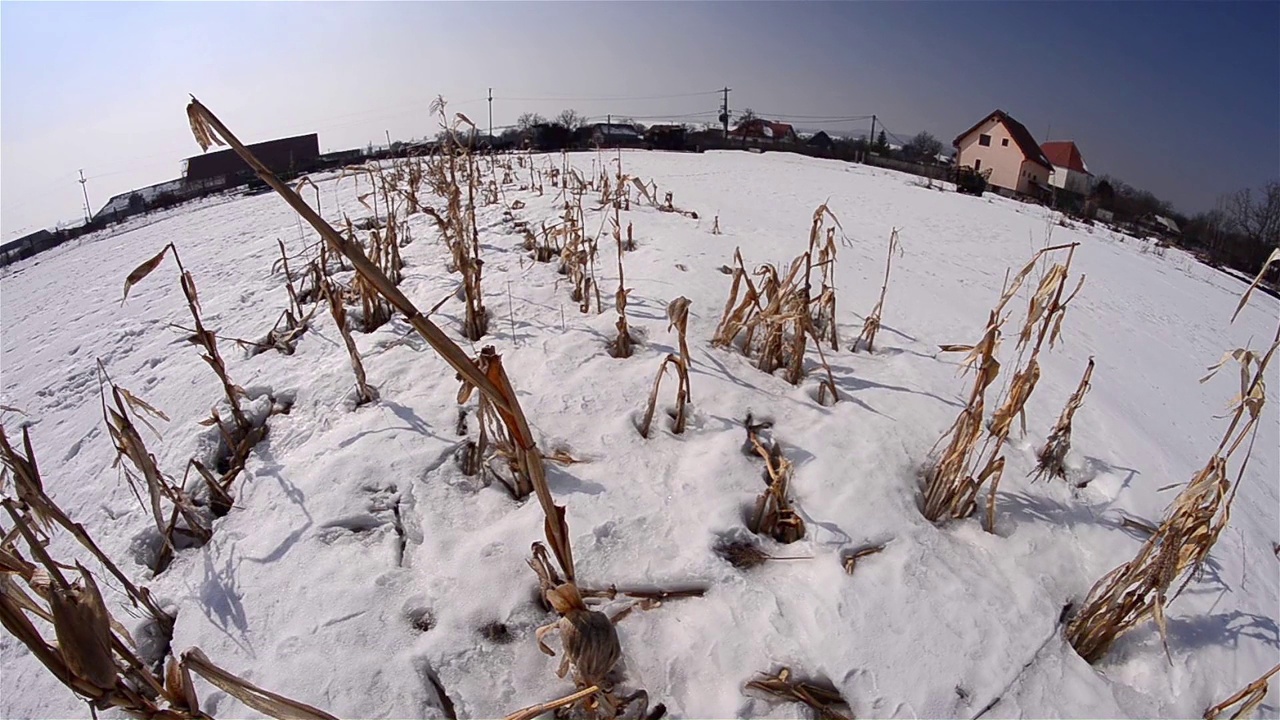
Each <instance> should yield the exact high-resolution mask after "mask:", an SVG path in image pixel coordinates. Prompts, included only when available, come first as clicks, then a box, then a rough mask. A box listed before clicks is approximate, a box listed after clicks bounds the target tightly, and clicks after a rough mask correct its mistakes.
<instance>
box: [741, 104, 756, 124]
mask: <svg viewBox="0 0 1280 720" xmlns="http://www.w3.org/2000/svg"><path fill="white" fill-rule="evenodd" d="M759 118H760V116H759V115H756V111H755V110H752V109H751V108H747V109H746V110H743V111H742V114H741V115H739V116H738V124H739V125H742V124H743V123H749V122H751V121H752V120H758V119H759Z"/></svg>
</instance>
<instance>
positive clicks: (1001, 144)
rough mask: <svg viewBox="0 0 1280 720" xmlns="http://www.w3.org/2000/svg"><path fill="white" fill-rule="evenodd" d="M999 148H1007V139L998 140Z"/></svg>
mask: <svg viewBox="0 0 1280 720" xmlns="http://www.w3.org/2000/svg"><path fill="white" fill-rule="evenodd" d="M1000 147H1009V138H1000Z"/></svg>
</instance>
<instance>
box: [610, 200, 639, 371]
mask: <svg viewBox="0 0 1280 720" xmlns="http://www.w3.org/2000/svg"><path fill="white" fill-rule="evenodd" d="M613 239H614V242H615V243H616V244H617V246H618V291H617V292H616V293H614V296H613V302H614V307H615V308H617V310H618V323H617V328H618V336H617V337H616V338H615V339H614V341H613V345H612V346H611V347H610V349H609V354H610V355H612V356H613V357H616V358H629V357H631V347H632V345H634V344H635V339H634V338H632V337H631V330H630V329H629V328H628V327H627V293H629V292H630V290H628V289H627V288H626V287H625V285H626V282H625V280H624V276H623V273H622V250H623V248H622V229H621V227H619V225H618V221H617V220H616V219H614V221H613Z"/></svg>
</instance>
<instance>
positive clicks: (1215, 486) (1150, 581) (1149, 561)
mask: <svg viewBox="0 0 1280 720" xmlns="http://www.w3.org/2000/svg"><path fill="white" fill-rule="evenodd" d="M1277 348H1280V327H1277V329H1276V335H1275V339H1274V340H1273V341H1272V344H1271V346H1270V348H1269V349H1268V350H1267V351H1266V353H1264V354H1262V355H1259V354H1257V353H1256V352H1254V351H1251V350H1235V351H1232V352H1230V353H1228V354H1227V356H1226V357H1225V358H1224V359H1223V361H1222V362H1220V363H1218V364H1217V365H1215V366H1214V367H1213V368H1211V371H1210V373H1209V375H1208V376H1206V377H1205V378H1204V380H1202V381H1201V382H1204V381H1205V380H1208V379H1209V377H1212V375H1213V374H1214V373H1215V372H1216V371H1217V370H1218V369H1219V368H1221V367H1222V366H1223V365H1224V364H1225V363H1226V362H1230V361H1232V360H1234V361H1236V362H1238V363H1239V365H1240V373H1241V374H1240V394H1239V395H1237V396H1236V397H1235V399H1234V400H1233V401H1232V402H1233V407H1232V409H1231V411H1230V413H1229V417H1230V418H1231V420H1230V422H1229V424H1228V426H1227V429H1226V431H1225V432H1224V433H1223V435H1222V440H1221V441H1220V442H1219V443H1218V447H1217V449H1216V450H1215V451H1214V453H1213V456H1212V457H1210V458H1209V460H1208V462H1206V463H1205V465H1204V467H1203V468H1201V469H1200V471H1199V472H1197V473H1196V474H1195V476H1194V477H1192V478H1191V482H1189V483H1187V485H1186V487H1184V488H1183V489H1182V491H1181V492H1180V493H1179V494H1178V497H1177V498H1176V499H1175V500H1174V501H1173V504H1172V505H1171V506H1170V508H1169V509H1168V511H1167V512H1166V514H1165V517H1164V520H1163V521H1162V522H1161V523H1160V526H1159V527H1157V528H1156V530H1155V532H1154V533H1152V535H1151V537H1150V538H1148V539H1147V541H1146V542H1144V543H1143V544H1142V547H1141V548H1139V550H1138V554H1137V556H1136V557H1134V559H1133V560H1130V561H1129V562H1127V563H1125V564H1123V565H1121V566H1120V567H1118V568H1116V569H1114V570H1112V571H1111V572H1109V573H1107V574H1106V575H1105V576H1103V578H1102V579H1101V580H1099V581H1098V582H1097V583H1096V584H1094V586H1093V588H1092V589H1091V590H1090V591H1089V595H1088V597H1087V598H1086V599H1085V603H1084V606H1083V607H1082V608H1081V610H1080V612H1079V613H1078V614H1077V615H1076V617H1075V618H1074V619H1073V620H1072V621H1071V623H1070V624H1069V625H1068V626H1067V640H1068V641H1070V643H1071V645H1072V647H1074V648H1075V649H1076V652H1078V653H1080V656H1081V657H1083V658H1084V659H1085V660H1087V661H1088V662H1090V663H1093V662H1097V661H1098V660H1100V659H1101V658H1102V657H1103V656H1104V655H1106V653H1107V651H1108V650H1110V648H1111V646H1112V645H1113V644H1114V643H1115V641H1116V639H1117V638H1119V637H1120V636H1121V635H1123V634H1124V633H1126V632H1128V631H1129V630H1132V629H1133V628H1134V627H1137V626H1138V625H1139V624H1141V623H1143V622H1145V621H1146V620H1147V619H1148V618H1154V619H1155V621H1156V627H1157V628H1158V629H1159V631H1160V637H1161V640H1162V642H1164V645H1165V651H1166V653H1168V641H1167V637H1166V635H1167V633H1166V631H1165V619H1164V617H1165V616H1164V608H1165V605H1166V604H1167V603H1168V602H1170V601H1172V600H1173V598H1176V597H1177V595H1178V593H1179V592H1181V590H1182V588H1184V587H1186V584H1187V583H1188V582H1190V580H1191V578H1192V577H1193V576H1194V574H1195V571H1196V570H1198V569H1199V568H1200V567H1201V566H1202V565H1203V563H1204V562H1205V560H1206V559H1208V557H1209V551H1210V550H1211V549H1212V548H1213V545H1214V543H1215V542H1217V539H1218V537H1219V536H1220V535H1221V534H1222V531H1223V530H1224V529H1225V528H1226V526H1227V521H1228V520H1229V519H1230V517H1231V501H1232V500H1233V499H1234V498H1235V493H1236V490H1238V489H1239V486H1240V480H1241V479H1242V478H1243V477H1244V471H1245V468H1246V467H1247V466H1248V463H1249V456H1250V453H1251V452H1252V449H1253V442H1254V440H1255V439H1256V438H1257V433H1258V427H1259V424H1260V423H1259V420H1260V419H1261V415H1262V408H1263V405H1264V403H1265V402H1266V384H1265V375H1266V369H1267V365H1268V364H1269V363H1270V361H1271V358H1272V357H1273V356H1274V355H1275V353H1276V350H1277ZM1246 440H1247V441H1248V445H1247V446H1245V447H1244V449H1243V453H1242V456H1241V457H1240V460H1239V467H1238V469H1237V471H1236V477H1235V481H1234V482H1233V481H1231V479H1230V478H1229V477H1228V469H1229V467H1230V465H1231V461H1232V458H1233V457H1234V456H1235V455H1236V454H1237V453H1238V452H1240V451H1241V446H1243V445H1245V442H1246ZM1178 578H1184V579H1183V580H1182V584H1181V585H1179V586H1178V589H1177V590H1175V591H1174V592H1173V594H1172V596H1171V595H1170V594H1169V591H1170V588H1172V587H1173V586H1174V584H1175V583H1176V582H1177V581H1178Z"/></svg>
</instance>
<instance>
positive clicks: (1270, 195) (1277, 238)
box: [1223, 181, 1280, 246]
mask: <svg viewBox="0 0 1280 720" xmlns="http://www.w3.org/2000/svg"><path fill="white" fill-rule="evenodd" d="M1223 213H1224V215H1225V216H1226V222H1227V226H1228V227H1229V228H1231V229H1232V230H1234V231H1235V232H1238V233H1240V234H1241V235H1243V236H1245V237H1246V238H1248V239H1249V240H1250V241H1252V242H1255V243H1258V244H1260V245H1267V246H1277V245H1280V182H1275V181H1272V182H1269V183H1267V184H1266V185H1264V186H1263V187H1261V188H1259V190H1258V192H1257V193H1254V192H1253V191H1252V190H1249V189H1245V190H1241V191H1240V192H1238V193H1236V194H1235V195H1232V196H1230V197H1228V198H1227V199H1226V200H1225V201H1224V202H1223Z"/></svg>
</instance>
